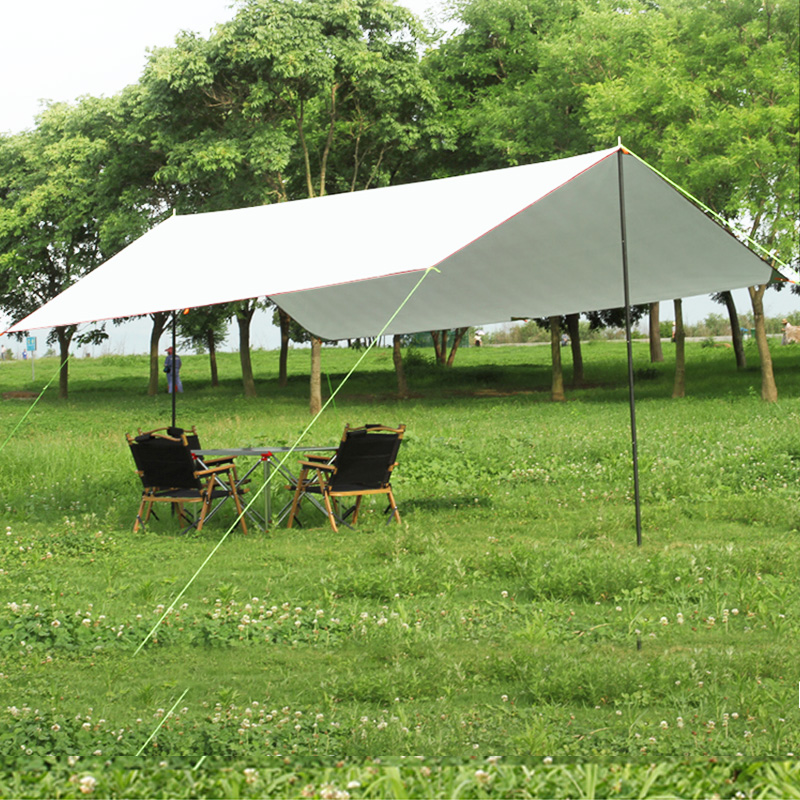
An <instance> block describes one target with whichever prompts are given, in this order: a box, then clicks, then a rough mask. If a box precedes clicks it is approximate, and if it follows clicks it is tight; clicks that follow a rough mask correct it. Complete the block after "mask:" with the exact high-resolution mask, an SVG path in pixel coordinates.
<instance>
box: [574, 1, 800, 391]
mask: <svg viewBox="0 0 800 800" xmlns="http://www.w3.org/2000/svg"><path fill="white" fill-rule="evenodd" d="M630 7H631V9H632V10H636V11H637V13H636V14H623V13H621V11H622V9H621V8H620V7H619V4H616V3H613V4H610V5H608V6H599V7H598V8H599V10H598V11H593V12H591V13H589V14H586V15H584V16H583V17H582V18H581V26H580V31H579V32H578V34H577V37H576V40H575V41H574V42H573V44H574V46H575V48H576V49H577V51H578V55H577V57H578V59H581V58H582V56H581V55H580V53H581V51H585V52H586V53H587V54H593V57H594V58H595V59H596V60H597V62H598V63H600V64H602V65H603V70H602V72H600V71H598V74H597V77H596V80H595V81H594V82H593V83H589V84H588V86H587V100H586V107H587V111H588V118H589V120H590V121H591V122H592V123H593V126H594V128H595V130H596V132H597V137H598V140H600V141H606V142H608V141H609V137H611V136H613V137H616V136H617V135H621V136H622V137H623V139H624V140H626V141H630V142H634V143H635V145H636V150H637V152H638V153H639V154H640V155H641V156H643V157H644V158H645V159H647V160H648V161H649V162H650V163H651V164H652V165H653V166H655V167H656V168H657V169H660V170H662V171H663V172H665V173H666V174H667V175H668V176H669V177H670V178H671V179H672V180H674V181H676V182H677V183H678V184H680V185H682V186H684V187H686V188H687V189H688V190H689V191H691V193H692V194H693V195H694V196H695V197H697V198H698V199H699V200H700V201H701V202H702V203H704V204H705V205H706V206H707V207H708V208H709V209H711V210H712V211H713V212H715V213H716V214H717V215H719V218H721V219H722V220H723V221H725V222H731V223H733V222H738V223H739V224H744V223H746V224H747V226H748V233H749V237H750V239H751V240H753V241H756V242H757V243H759V244H760V245H761V246H763V247H764V250H765V252H770V251H774V252H775V254H776V255H777V256H778V257H780V258H781V259H782V260H783V261H784V262H786V263H792V262H793V261H796V259H797V252H798V249H797V248H798V244H797V242H798V219H799V218H800V214H798V211H799V210H800V205H799V204H800V193H799V192H798V188H797V187H798V186H800V165H799V164H798V161H799V160H798V131H800V112H799V111H798V108H800V59H798V26H797V14H796V9H794V10H793V9H792V6H791V4H788V3H781V2H776V0H763V1H762V0H731V2H726V3H708V4H696V3H693V2H689V0H664V2H662V3H659V4H658V5H657V6H656V5H653V6H649V5H643V4H639V3H630ZM622 29H628V30H635V32H636V34H637V37H638V38H637V43H636V46H635V47H634V48H633V52H630V51H628V52H627V53H626V52H625V51H624V49H623V48H621V47H620V45H619V40H618V39H615V38H614V37H613V33H614V32H615V31H620V30H622ZM601 30H602V31H604V32H608V34H609V35H608V36H607V37H606V36H604V34H602V33H601V34H599V33H598V32H599V31H601ZM584 58H585V56H584ZM754 289H755V291H754V292H753V291H751V296H753V297H757V296H758V295H759V294H760V289H759V287H754ZM754 312H755V309H754ZM759 348H760V349H765V350H766V339H765V340H764V341H763V342H759ZM761 369H762V371H770V370H771V360H769V359H763V358H762V360H761ZM763 383H764V385H765V386H767V385H770V384H772V383H774V377H773V376H772V375H771V374H770V375H766V374H765V375H764V376H763ZM766 394H768V395H771V392H767V393H766Z"/></svg>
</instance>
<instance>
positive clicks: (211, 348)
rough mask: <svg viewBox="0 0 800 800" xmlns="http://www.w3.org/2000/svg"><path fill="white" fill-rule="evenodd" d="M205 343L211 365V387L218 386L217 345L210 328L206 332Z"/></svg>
mask: <svg viewBox="0 0 800 800" xmlns="http://www.w3.org/2000/svg"><path fill="white" fill-rule="evenodd" d="M206 343H207V345H208V361H209V364H210V365H211V385H212V386H219V372H218V371H217V343H216V342H215V341H214V331H212V330H211V329H210V328H209V329H208V330H207V331H206Z"/></svg>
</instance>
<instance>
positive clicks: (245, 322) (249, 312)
mask: <svg viewBox="0 0 800 800" xmlns="http://www.w3.org/2000/svg"><path fill="white" fill-rule="evenodd" d="M254 311H255V305H254V306H253V307H252V308H250V307H249V306H247V307H245V304H244V303H242V304H241V307H238V306H237V309H236V324H237V325H238V326H239V362H240V363H241V365H242V386H243V387H244V396H245V397H256V396H257V394H256V382H255V379H254V378H253V362H252V360H251V359H250V321H251V320H252V319H253V312H254Z"/></svg>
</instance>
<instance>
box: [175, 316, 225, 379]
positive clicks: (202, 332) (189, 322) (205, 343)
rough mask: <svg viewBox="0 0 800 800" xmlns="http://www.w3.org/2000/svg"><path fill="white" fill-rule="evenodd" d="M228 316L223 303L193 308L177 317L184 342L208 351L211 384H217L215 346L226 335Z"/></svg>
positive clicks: (198, 349) (199, 349)
mask: <svg viewBox="0 0 800 800" xmlns="http://www.w3.org/2000/svg"><path fill="white" fill-rule="evenodd" d="M230 318H231V310H230V308H229V307H228V306H227V305H224V304H223V305H217V306H204V307H202V308H193V309H191V310H190V311H189V313H188V314H182V315H181V316H180V317H179V318H178V333H179V335H180V337H181V339H182V340H183V341H184V343H186V344H188V345H190V346H191V347H194V348H195V349H196V350H197V351H199V352H203V351H207V352H208V360H209V367H210V369H211V385H212V386H219V373H218V371H217V348H218V347H219V346H220V345H221V344H223V343H224V341H225V339H226V338H227V336H228V320H229V319H230Z"/></svg>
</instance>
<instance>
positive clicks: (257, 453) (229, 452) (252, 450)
mask: <svg viewBox="0 0 800 800" xmlns="http://www.w3.org/2000/svg"><path fill="white" fill-rule="evenodd" d="M326 451H327V452H330V453H331V457H333V455H334V454H335V452H336V446H333V447H283V446H281V447H230V448H222V449H215V450H192V455H193V456H194V458H195V459H196V460H197V461H198V462H199V463H200V464H201V465H203V466H205V465H204V462H203V459H204V458H212V457H215V456H236V457H237V458H248V457H250V458H256V459H258V460H257V461H256V462H255V464H253V466H252V467H250V469H248V470H247V472H245V473H244V475H242V477H241V478H239V481H238V482H237V487H238V486H241V485H242V484H243V483H244V482H245V481H246V480H248V479H249V478H250V476H251V475H252V474H253V472H255V470H256V469H257V468H258V465H259V464H261V465H262V466H263V469H264V485H265V487H266V488H265V489H264V516H263V517H262V516H261V514H259V513H258V512H257V511H256V510H255V509H254V508H253V507H252V506H251V507H250V508H248V509H247V511H246V513H247V514H248V515H249V516H250V517H251V519H254V520H256V522H257V523H258V524H259V525H260V526H261V527H262V528H264V530H265V531H266V530H268V529H269V528H270V527H271V525H272V486H271V485H270V483H269V480H270V476H271V475H272V470H273V467H274V468H276V469H277V470H278V472H279V473H280V474H281V475H283V477H284V478H286V480H288V481H289V482H290V483H292V484H294V483H295V482H296V480H297V478H296V476H295V475H294V474H293V473H292V472H291V470H290V469H289V468H288V467H287V466H286V463H281V459H280V456H282V455H283V454H285V453H322V452H326ZM291 505H292V501H291V500H289V502H287V503H286V505H285V506H284V507H283V508H282V509H281V510H280V511H279V512H278V516H277V519H276V520H275V524H276V525H279V524H280V522H281V520H283V518H284V517H285V516H286V515H287V514H288V513H289V509H290V508H291ZM323 511H324V509H323Z"/></svg>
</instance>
